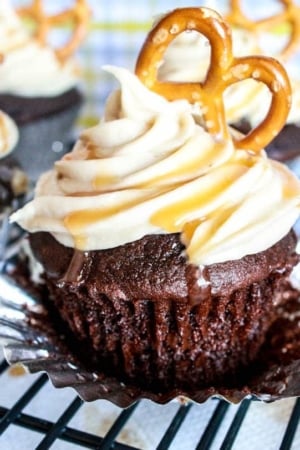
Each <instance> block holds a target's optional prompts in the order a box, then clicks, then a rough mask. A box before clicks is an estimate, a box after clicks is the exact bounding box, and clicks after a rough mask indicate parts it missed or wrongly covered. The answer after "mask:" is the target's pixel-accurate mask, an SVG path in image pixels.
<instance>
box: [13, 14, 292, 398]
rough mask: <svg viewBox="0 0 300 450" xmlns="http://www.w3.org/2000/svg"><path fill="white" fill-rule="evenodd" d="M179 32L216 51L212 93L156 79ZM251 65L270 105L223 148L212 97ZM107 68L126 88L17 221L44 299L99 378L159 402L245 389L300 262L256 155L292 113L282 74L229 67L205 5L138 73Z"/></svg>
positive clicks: (280, 184) (288, 218)
mask: <svg viewBox="0 0 300 450" xmlns="http://www.w3.org/2000/svg"><path fill="white" fill-rule="evenodd" d="M186 29H192V30H197V31H198V32H200V33H203V34H204V35H205V36H206V37H207V38H208V40H209V41H210V43H211V45H212V61H211V65H210V69H209V76H208V81H207V82H206V83H203V84H202V85H199V83H188V84H184V83H177V84H174V83H162V82H160V81H158V80H157V79H156V75H157V70H158V66H159V61H160V58H161V57H162V55H163V53H164V52H165V50H166V48H167V47H168V45H169V44H170V42H171V41H172V40H173V39H174V38H175V37H176V36H177V35H178V34H179V33H181V32H182V31H184V30H186ZM220 59H221V61H222V65H221V64H218V65H217V64H216V62H217V61H220ZM241 62H243V64H246V63H247V64H248V65H249V67H248V69H247V71H246V72H242V73H241V72H240V70H239V69H240V65H241ZM253 67H255V68H257V69H259V70H260V71H261V76H260V80H261V81H262V82H265V83H266V84H267V85H268V87H269V89H270V90H271V91H272V93H273V100H272V107H271V109H270V111H269V113H268V116H267V117H266V118H265V119H264V121H263V123H262V124H261V125H260V127H258V128H257V129H256V130H253V131H251V132H250V133H249V134H248V135H247V136H246V137H241V138H240V140H235V141H233V139H232V137H231V134H230V131H229V129H228V126H227V124H226V120H225V115H224V108H223V104H222V94H223V91H224V90H225V89H226V88H227V87H228V86H230V85H231V84H232V83H235V82H237V81H238V80H239V79H240V78H241V76H242V77H243V78H247V77H248V76H250V75H251V74H252V73H253ZM106 70H108V71H110V72H111V73H113V74H114V75H115V76H116V78H117V79H118V81H119V82H120V85H121V87H120V89H119V90H117V91H116V92H114V93H112V95H111V96H110V97H109V99H108V101H107V104H106V109H105V113H104V117H103V119H102V120H101V121H100V123H99V125H97V126H96V127H93V128H91V129H88V130H86V131H85V132H83V133H82V135H81V137H80V139H79V141H78V142H77V144H76V145H75V147H74V149H73V150H72V152H70V153H69V154H68V155H65V157H64V158H63V159H62V160H61V161H58V162H56V163H55V167H54V169H53V170H52V171H50V172H48V173H47V174H45V175H43V176H42V177H41V178H40V180H39V181H38V184H37V189H36V195H35V198H34V200H33V201H32V202H30V203H29V204H27V205H26V206H25V207H24V208H22V209H21V210H19V211H17V212H16V213H15V214H14V215H13V216H12V221H16V222H18V223H19V224H20V225H21V226H22V227H24V228H25V229H26V230H28V232H29V241H30V244H31V249H32V251H33V254H34V256H35V258H36V259H37V260H38V261H39V263H40V264H41V265H42V268H43V271H44V273H43V277H44V280H45V284H46V287H47V289H48V295H49V300H50V302H51V303H52V304H53V305H54V307H55V309H56V311H58V313H59V315H60V316H61V318H62V319H63V321H64V322H65V324H66V327H67V328H68V329H69V331H70V332H71V334H72V339H73V340H74V341H75V342H76V345H75V346H76V347H77V349H78V351H79V353H82V355H83V354H84V357H83V358H84V359H85V362H86V360H88V364H90V365H91V366H92V367H93V368H94V369H95V368H96V369H98V370H101V371H103V372H104V373H106V374H107V375H114V376H115V377H117V378H118V379H119V380H121V381H125V382H130V383H131V384H134V385H136V386H138V387H140V388H141V389H143V390H144V391H145V390H146V391H147V390H148V391H151V392H156V393H157V392H160V393H164V394H166V393H170V392H173V391H174V389H175V391H174V392H176V393H177V394H178V393H179V392H180V391H184V392H189V393H192V392H193V391H196V390H201V389H206V388H209V387H212V386H214V387H217V386H221V385H222V383H224V382H225V381H227V385H228V384H229V385H230V383H232V384H234V383H239V382H240V383H241V384H242V380H243V376H244V374H245V372H246V371H247V370H248V368H249V367H250V365H251V363H252V362H253V361H254V360H255V358H256V356H257V355H258V353H259V351H260V349H261V348H262V346H263V344H264V342H265V339H266V336H267V333H268V330H269V329H270V327H271V325H272V324H273V323H274V321H275V320H276V319H277V317H278V306H279V305H281V306H284V305H285V303H286V302H288V300H289V298H290V295H291V292H293V289H292V287H291V283H290V278H289V277H290V273H291V271H292V269H293V267H294V266H295V265H296V264H297V263H298V259H299V258H298V256H297V254H296V252H295V246H296V238H295V235H294V233H293V231H291V229H292V226H293V224H294V222H295V221H296V219H297V217H298V215H299V209H300V201H299V196H300V182H299V181H298V180H297V178H296V177H295V176H294V175H293V174H292V173H291V172H289V170H288V169H287V168H286V167H285V166H284V165H282V164H280V163H278V162H275V161H272V160H270V159H268V158H267V156H266V154H265V152H264V151H263V150H262V148H261V145H264V144H265V143H267V142H268V141H269V140H270V139H272V137H273V135H274V133H276V132H279V131H280V127H281V126H282V125H283V123H284V119H285V117H286V115H287V113H288V106H289V102H288V99H289V95H290V86H289V82H288V79H287V76H286V73H285V71H284V69H283V68H282V67H281V66H280V64H279V63H277V62H276V61H274V60H272V59H270V58H262V57H248V58H243V59H242V60H240V59H238V58H237V59H233V58H232V55H231V37H230V32H229V29H228V26H227V25H226V24H225V23H224V22H223V21H222V19H221V17H220V16H219V15H218V14H217V13H215V12H214V11H212V10H210V9H207V8H183V9H178V10H174V11H173V12H171V13H170V14H169V15H168V16H166V17H164V18H162V19H161V21H160V22H159V23H158V24H157V25H156V26H155V27H154V29H153V30H152V31H151V33H150V34H149V36H148V38H147V40H146V42H145V45H144V47H143V49H142V51H141V53H140V56H139V58H138V62H137V66H136V75H137V76H135V75H133V74H131V73H130V72H128V71H127V70H125V69H120V68H114V67H110V66H108V67H106ZM149 88H150V89H149ZM195 102H201V103H202V107H203V109H204V108H205V109H204V111H205V112H204V115H203V116H202V117H200V116H199V115H198V108H195V107H194V103H195ZM270 230H271V232H270Z"/></svg>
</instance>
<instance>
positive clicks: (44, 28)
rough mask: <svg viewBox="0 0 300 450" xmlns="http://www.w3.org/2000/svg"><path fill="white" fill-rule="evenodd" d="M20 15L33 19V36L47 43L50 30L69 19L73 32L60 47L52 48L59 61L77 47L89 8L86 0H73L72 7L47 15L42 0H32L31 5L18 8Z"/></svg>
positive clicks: (84, 33)
mask: <svg viewBox="0 0 300 450" xmlns="http://www.w3.org/2000/svg"><path fill="white" fill-rule="evenodd" d="M18 14H19V15H20V16H21V17H27V18H30V19H31V20H33V22H34V24H35V32H34V37H35V38H36V39H37V40H38V41H39V42H40V43H41V44H42V45H45V44H47V38H48V34H49V33H50V31H51V30H52V29H53V28H55V27H56V26H59V25H61V24H62V23H66V22H69V21H71V22H72V24H73V33H72V36H71V38H70V39H69V40H68V42H66V44H65V45H63V46H62V47H60V48H56V49H55V50H54V52H55V54H56V57H57V58H58V60H59V61H60V62H62V63H63V62H64V61H66V60H67V59H68V58H69V57H70V56H71V55H72V54H73V53H74V52H75V51H76V49H77V48H78V46H79V44H80V42H81V41H82V40H83V38H84V37H85V35H86V32H87V26H88V23H89V18H90V10H89V8H88V5H87V2H86V0H75V5H74V6H73V8H72V9H69V10H66V11H63V12H61V13H59V14H55V15H53V16H48V15H47V14H46V12H45V11H44V8H43V0H32V3H31V5H29V6H24V7H22V8H19V9H18Z"/></svg>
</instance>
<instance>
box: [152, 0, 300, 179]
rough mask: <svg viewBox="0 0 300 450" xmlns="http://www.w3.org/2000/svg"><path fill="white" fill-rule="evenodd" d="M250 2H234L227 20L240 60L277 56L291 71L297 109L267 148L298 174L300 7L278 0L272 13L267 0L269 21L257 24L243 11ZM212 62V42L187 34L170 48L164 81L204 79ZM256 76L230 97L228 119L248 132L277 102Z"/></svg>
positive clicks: (234, 89)
mask: <svg viewBox="0 0 300 450" xmlns="http://www.w3.org/2000/svg"><path fill="white" fill-rule="evenodd" d="M214 3H216V5H215V7H218V5H219V7H220V9H224V2H221V1H220V2H214ZM246 3H247V2H244V3H243V5H241V2H240V1H239V0H230V1H229V2H228V5H229V9H228V11H227V16H226V19H227V21H228V22H229V23H230V25H231V26H232V35H233V53H234V56H238V57H241V56H244V55H247V54H249V53H250V54H266V55H268V56H273V57H276V59H279V60H280V61H281V62H282V63H283V64H284V65H285V67H286V69H287V70H288V73H289V76H290V80H291V85H292V107H291V110H290V113H289V116H288V119H287V122H286V125H285V127H284V128H283V129H282V131H281V132H280V133H279V135H278V136H276V137H275V138H274V139H273V141H272V142H270V144H269V145H268V146H267V148H266V150H267V152H268V154H269V156H270V157H272V158H274V159H277V160H280V161H284V162H287V163H289V165H290V166H291V167H294V168H295V171H297V169H296V167H295V160H294V159H295V158H297V161H298V157H299V155H300V127H299V125H300V73H299V70H298V75H299V76H298V78H297V75H296V73H295V70H291V67H295V64H293V62H292V61H293V60H294V59H295V54H296V52H297V49H298V48H299V47H300V7H299V6H298V5H297V4H296V3H295V2H293V1H291V0H282V1H279V0H278V2H277V3H278V4H277V5H275V6H277V7H278V8H280V10H279V11H278V10H277V11H278V12H274V14H272V13H271V12H270V10H272V6H274V2H264V5H263V6H264V8H265V10H264V11H267V17H266V18H263V19H256V20H254V19H253V20H252V19H251V18H250V17H248V16H247V15H246V13H245V12H244V11H243V7H244V6H247V5H246ZM271 3H272V4H271ZM249 4H250V2H248V6H249ZM250 7H251V5H250ZM261 9H262V8H261ZM256 13H257V12H256ZM262 41H263V44H264V45H263V46H262V45H261V44H262ZM182 58H183V59H182ZM182 61H183V62H184V63H182ZM199 61H200V63H199ZM209 61H210V47H209V46H208V45H207V40H206V39H205V38H204V37H203V36H201V35H200V34H199V33H197V32H185V33H182V34H181V35H179V36H178V37H177V38H176V39H175V40H174V42H173V43H172V45H171V46H170V48H169V49H168V50H167V52H166V54H165V57H164V63H163V64H162V66H161V68H160V70H159V77H160V79H161V80H169V81H198V80H199V81H203V80H204V79H205V76H206V73H207V69H208V65H209ZM255 75H256V74H255V73H254V77H253V78H254V80H244V81H241V82H239V83H236V84H234V85H232V86H230V87H229V88H228V89H227V90H226V92H225V95H224V100H225V108H226V116H227V121H228V123H229V124H230V125H232V127H234V128H236V129H238V130H239V131H241V132H242V133H247V132H249V130H250V129H252V128H255V127H256V126H257V125H258V124H259V123H260V122H261V121H262V119H263V118H264V116H265V115H266V112H267V109H268V106H269V105H270V101H271V93H270V92H269V90H268V88H267V87H266V86H264V85H263V84H262V83H260V82H258V81H255V78H256V77H255ZM258 76H259V73H257V77H258ZM297 164H298V165H299V163H297ZM299 173H300V170H299Z"/></svg>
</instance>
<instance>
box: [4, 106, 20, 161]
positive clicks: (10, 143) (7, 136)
mask: <svg viewBox="0 0 300 450" xmlns="http://www.w3.org/2000/svg"><path fill="white" fill-rule="evenodd" d="M18 139H19V132H18V128H17V126H16V124H15V122H14V121H13V120H12V119H11V118H10V117H9V116H8V115H7V114H5V113H4V112H2V111H0V158H4V156H7V155H8V154H9V153H10V152H11V151H12V150H13V149H14V148H15V146H16V144H17V142H18Z"/></svg>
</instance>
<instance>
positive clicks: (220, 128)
mask: <svg viewBox="0 0 300 450" xmlns="http://www.w3.org/2000/svg"><path fill="white" fill-rule="evenodd" d="M188 30H195V31H198V32H199V33H201V34H203V35H204V36H205V37H206V38H207V39H208V40H209V42H210V45H211V60H210V65H209V68H208V72H207V75H206V78H205V80H204V81H203V82H180V83H174V82H168V81H164V82H163V81H159V80H158V79H157V72H158V68H159V66H160V64H161V60H162V57H163V55H164V53H165V51H166V49H167V47H168V45H169V44H170V43H171V42H172V41H173V39H175V38H176V36H177V35H178V34H180V33H182V32H183V31H188ZM135 72H136V75H137V76H138V77H139V78H140V80H141V81H142V82H143V83H144V84H145V85H146V86H147V87H148V88H149V89H151V90H153V91H155V92H156V93H158V94H161V95H163V96H164V97H166V98H167V99H168V100H176V99H187V100H188V101H189V102H190V103H193V104H198V105H199V106H200V107H201V110H202V114H203V119H204V124H205V127H206V129H207V130H208V132H210V133H211V134H213V135H215V137H216V139H218V140H220V139H224V140H226V139H228V137H229V127H228V126H227V123H226V117H225V108H224V102H223V93H224V91H225V89H226V88H228V87H229V86H230V85H232V84H234V83H236V82H238V81H242V80H244V79H246V78H253V79H255V80H257V81H262V82H263V83H264V84H266V85H267V87H268V88H269V90H270V91H271V93H272V101H271V105H270V108H269V111H268V113H267V115H266V117H265V119H264V120H263V121H262V122H261V123H260V124H259V125H258V126H257V127H256V128H254V129H253V130H252V131H250V132H249V133H248V135H246V136H242V137H241V138H240V139H237V137H233V140H234V143H235V145H236V148H238V149H251V150H253V151H255V152H258V151H260V150H261V149H262V148H263V147H265V146H266V145H267V144H268V143H269V142H270V141H271V140H272V139H273V138H274V136H276V135H277V134H278V133H279V131H280V130H281V128H282V127H283V125H284V123H285V120H286V118H287V115H288V112H289V108H290V102H291V87H290V83H289V80H288V77H287V75H286V72H285V70H284V68H283V67H282V66H281V64H280V63H279V62H277V61H276V60H274V59H273V58H268V57H263V56H255V57H254V56H249V57H241V58H235V57H234V56H233V54H232V39H231V32H230V29H229V27H228V25H226V23H225V22H224V21H223V20H222V18H221V17H220V16H219V15H218V14H217V13H216V12H215V11H213V10H211V9H209V8H182V9H180V8H179V9H175V10H174V11H173V12H171V13H170V14H168V15H166V16H165V17H163V18H162V19H161V20H160V22H158V23H157V24H156V26H155V27H154V28H153V29H152V30H151V32H150V33H149V35H148V37H147V38H146V41H145V43H144V45H143V47H142V49H141V52H140V54H139V57H138V60H137V63H136V69H135Z"/></svg>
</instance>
